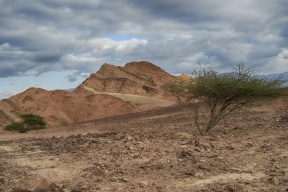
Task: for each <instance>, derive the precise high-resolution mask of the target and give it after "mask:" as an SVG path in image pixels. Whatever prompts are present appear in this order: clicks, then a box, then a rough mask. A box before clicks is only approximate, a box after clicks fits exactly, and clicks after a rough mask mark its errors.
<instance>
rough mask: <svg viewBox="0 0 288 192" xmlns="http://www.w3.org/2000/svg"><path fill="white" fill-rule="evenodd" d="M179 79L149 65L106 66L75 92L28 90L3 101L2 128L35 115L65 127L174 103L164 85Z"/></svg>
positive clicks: (1, 111)
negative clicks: (28, 114)
mask: <svg viewBox="0 0 288 192" xmlns="http://www.w3.org/2000/svg"><path fill="white" fill-rule="evenodd" d="M176 78H177V77H175V76H173V75H170V74H169V73H167V72H165V71H164V70H162V69H161V68H159V67H157V66H156V65H154V64H152V63H149V62H132V63H128V64H126V65H125V66H124V67H119V66H114V65H109V64H104V65H103V66H102V67H101V68H100V70H99V71H97V72H96V73H93V74H91V76H90V77H89V78H87V79H86V80H85V81H84V82H83V83H82V84H81V85H80V86H79V87H77V88H76V89H75V90H74V91H72V92H68V91H64V90H55V91H47V90H44V89H40V88H29V89H27V90H26V91H24V92H22V93H20V94H17V95H15V96H12V97H10V98H9V99H5V100H3V101H1V102H0V127H4V126H5V125H7V124H8V123H11V122H13V121H18V120H19V119H18V116H19V114H23V113H33V114H38V115H41V116H42V117H44V118H45V120H46V121H47V123H48V124H49V125H52V126H55V125H63V124H70V123H76V122H82V121H88V120H93V119H98V118H102V117H107V116H113V115H119V114H126V113H131V112H136V111H144V110H147V109H153V108H157V107H163V106H169V105H172V104H174V98H173V97H172V96H171V95H170V94H169V93H167V91H165V89H164V88H163V86H164V85H165V83H167V82H169V81H173V80H175V79H176Z"/></svg>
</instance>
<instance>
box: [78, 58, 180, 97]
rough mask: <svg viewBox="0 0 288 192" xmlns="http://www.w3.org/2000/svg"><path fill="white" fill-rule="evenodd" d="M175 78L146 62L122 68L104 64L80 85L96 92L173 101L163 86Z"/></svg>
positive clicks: (134, 63) (130, 64) (132, 63)
mask: <svg viewBox="0 0 288 192" xmlns="http://www.w3.org/2000/svg"><path fill="white" fill-rule="evenodd" d="M176 78H177V77H175V76H173V75H170V74H169V73H167V72H165V71H164V70H162V69H161V68H160V67H158V66H156V65H154V64H152V63H149V62H146V61H142V62H131V63H127V64H126V65H125V66H124V67H121V66H114V65H109V64H104V65H103V66H102V67H101V68H100V70H99V71H97V72H96V73H93V74H91V76H90V77H89V78H88V79H87V80H86V81H84V82H83V83H82V85H81V86H80V87H83V86H84V87H89V88H92V89H94V90H95V91H97V92H110V93H124V94H134V95H142V96H149V97H155V98H160V99H168V100H174V97H172V95H171V94H169V93H167V91H165V89H164V88H163V86H164V85H165V84H166V83H167V82H170V81H173V80H175V79H176Z"/></svg>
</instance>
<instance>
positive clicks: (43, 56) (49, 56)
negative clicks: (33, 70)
mask: <svg viewBox="0 0 288 192" xmlns="http://www.w3.org/2000/svg"><path fill="white" fill-rule="evenodd" d="M61 57H62V54H61V53H59V52H51V51H46V52H40V53H36V54H35V55H34V57H33V58H32V60H33V61H34V62H38V63H56V62H58V61H59V60H60V59H61Z"/></svg>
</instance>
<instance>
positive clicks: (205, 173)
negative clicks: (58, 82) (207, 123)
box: [0, 97, 288, 192]
mask: <svg viewBox="0 0 288 192" xmlns="http://www.w3.org/2000/svg"><path fill="white" fill-rule="evenodd" d="M287 111H288V98H287V97H286V98H285V97H284V98H281V99H278V100H276V101H271V102H267V103H265V104H262V105H260V104H257V105H255V106H253V107H252V108H248V109H243V110H241V111H237V112H235V113H233V114H231V116H229V117H227V118H225V119H224V120H223V121H222V122H221V123H220V124H219V125H217V127H216V128H215V129H214V130H212V132H211V133H210V134H208V135H206V136H203V137H200V136H199V135H198V134H197V131H196V130H195V128H193V120H192V119H191V115H192V111H191V108H190V106H187V105H186V106H185V105H180V106H170V107H166V108H162V109H156V110H151V111H147V112H140V113H131V114H126V115H120V116H114V117H107V118H103V119H98V120H94V121H88V122H85V123H79V124H73V125H67V126H58V127H50V128H48V129H46V130H41V131H34V132H29V133H26V134H19V133H7V132H4V131H1V132H0V153H1V156H0V191H5V192H6V191H32V190H34V189H36V188H37V187H38V189H36V190H34V191H45V190H41V188H42V189H43V188H45V187H46V188H47V190H46V191H73V192H80V191H123V192H124V191H125V192H127V191H132V192H134V191H135V192H137V191H147V192H148V191H149V192H152V191H159V192H160V191H161V192H169V191H170V192H175V191H179V192H180V191H181V192H182V191H187V192H188V191H189V192H247V191H249V192H250V191H255V192H271V191H272V192H287V191H288V112H287ZM13 188H18V189H14V190H12V189H13ZM48 188H49V190H48ZM20 189H21V190H20ZM23 189H26V190H23Z"/></svg>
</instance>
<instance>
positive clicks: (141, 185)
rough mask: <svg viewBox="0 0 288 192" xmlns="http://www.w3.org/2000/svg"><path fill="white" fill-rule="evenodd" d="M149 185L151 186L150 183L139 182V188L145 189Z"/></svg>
mask: <svg viewBox="0 0 288 192" xmlns="http://www.w3.org/2000/svg"><path fill="white" fill-rule="evenodd" d="M148 184H149V182H148V181H140V182H139V186H140V187H142V188H143V187H145V186H147V185H148Z"/></svg>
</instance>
